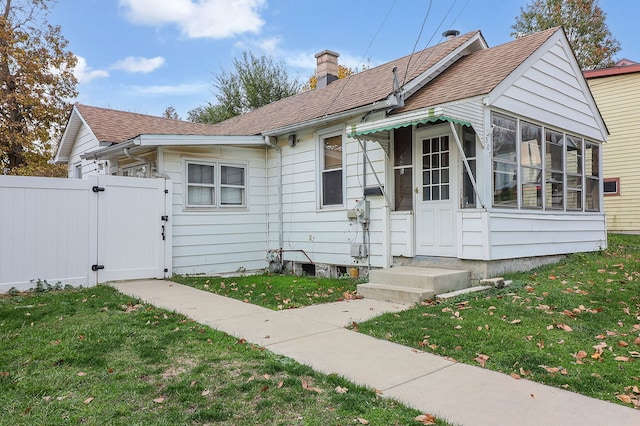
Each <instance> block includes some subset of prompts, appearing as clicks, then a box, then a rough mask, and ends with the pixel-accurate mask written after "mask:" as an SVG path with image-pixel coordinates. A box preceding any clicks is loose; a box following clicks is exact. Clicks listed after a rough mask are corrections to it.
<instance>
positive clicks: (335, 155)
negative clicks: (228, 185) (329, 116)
mask: <svg viewBox="0 0 640 426" xmlns="http://www.w3.org/2000/svg"><path fill="white" fill-rule="evenodd" d="M342 153H343V144H342V135H341V134H340V135H333V136H325V137H323V138H322V188H321V193H322V206H336V205H342V204H344V198H343V191H342V170H343V167H342Z"/></svg>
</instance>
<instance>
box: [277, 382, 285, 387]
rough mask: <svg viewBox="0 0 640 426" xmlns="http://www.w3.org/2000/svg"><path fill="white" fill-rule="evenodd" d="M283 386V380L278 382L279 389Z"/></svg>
mask: <svg viewBox="0 0 640 426" xmlns="http://www.w3.org/2000/svg"><path fill="white" fill-rule="evenodd" d="M282 386H284V382H283V381H280V382H278V389H280V388H281V387H282Z"/></svg>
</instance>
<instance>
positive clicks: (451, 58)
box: [402, 32, 488, 99]
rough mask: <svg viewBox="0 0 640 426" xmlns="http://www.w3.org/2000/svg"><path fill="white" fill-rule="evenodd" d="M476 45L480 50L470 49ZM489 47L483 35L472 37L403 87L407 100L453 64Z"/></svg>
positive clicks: (478, 34)
mask: <svg viewBox="0 0 640 426" xmlns="http://www.w3.org/2000/svg"><path fill="white" fill-rule="evenodd" d="M474 44H477V45H478V46H479V48H476V49H470V48H471V47H473V45H474ZM487 48H488V46H487V44H486V42H485V41H484V39H483V38H482V34H481V33H480V32H478V33H477V34H476V35H474V36H473V37H471V38H470V39H469V40H467V41H466V42H464V43H463V44H461V45H460V46H459V47H458V48H457V49H456V50H454V51H453V52H451V53H449V54H448V55H447V56H445V57H444V58H442V59H440V60H439V61H438V62H436V63H435V64H434V65H433V66H431V67H430V68H429V69H427V70H426V71H424V72H423V73H422V74H420V75H419V76H417V77H416V78H414V79H413V80H411V81H409V82H408V83H407V84H405V85H404V86H402V89H403V93H404V97H405V99H406V98H408V97H410V96H411V95H413V94H414V93H415V92H417V91H418V90H420V89H421V88H423V87H424V86H425V85H426V84H427V83H429V82H430V81H431V80H433V79H434V78H436V77H437V76H439V75H440V74H441V73H442V72H443V71H444V70H446V69H447V68H449V67H450V66H451V64H453V63H454V62H456V61H457V60H458V59H460V58H461V57H462V56H464V55H467V54H469V53H472V52H474V51H476V50H484V49H487Z"/></svg>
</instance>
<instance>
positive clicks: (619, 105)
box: [584, 59, 640, 233]
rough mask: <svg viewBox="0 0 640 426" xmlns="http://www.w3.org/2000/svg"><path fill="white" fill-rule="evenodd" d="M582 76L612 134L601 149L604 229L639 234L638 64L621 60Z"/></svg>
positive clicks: (639, 103) (639, 82) (639, 146)
mask: <svg viewBox="0 0 640 426" xmlns="http://www.w3.org/2000/svg"><path fill="white" fill-rule="evenodd" d="M584 76H585V77H586V79H587V83H588V84H589V87H590V88H591V93H593V97H594V98H595V100H596V103H597V104H598V108H599V109H600V112H601V113H602V116H603V117H604V120H605V122H606V123H607V127H608V129H609V132H610V134H611V135H610V136H609V138H608V141H607V144H606V145H604V146H603V170H604V175H603V177H604V209H605V211H606V213H607V229H608V230H609V231H612V232H621V233H640V215H639V214H638V212H640V176H639V175H638V171H637V161H638V159H640V144H639V143H638V134H639V133H640V120H638V114H640V64H639V63H637V62H632V61H629V60H627V59H623V60H621V61H619V62H618V63H617V64H616V65H615V66H614V67H611V68H605V69H600V70H593V71H585V72H584Z"/></svg>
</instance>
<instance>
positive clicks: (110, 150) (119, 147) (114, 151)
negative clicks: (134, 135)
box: [80, 140, 140, 160]
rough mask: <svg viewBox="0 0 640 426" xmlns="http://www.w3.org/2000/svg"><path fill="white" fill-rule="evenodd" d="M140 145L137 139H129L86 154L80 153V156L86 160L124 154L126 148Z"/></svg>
mask: <svg viewBox="0 0 640 426" xmlns="http://www.w3.org/2000/svg"><path fill="white" fill-rule="evenodd" d="M139 145H140V144H139V143H136V141H135V140H128V141H126V142H122V143H119V144H115V145H110V146H108V147H106V148H99V149H95V150H93V151H89V152H85V153H84V154H80V158H82V159H84V160H99V159H103V158H112V157H117V156H119V155H122V153H123V151H124V149H125V148H132V147H135V146H139Z"/></svg>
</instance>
